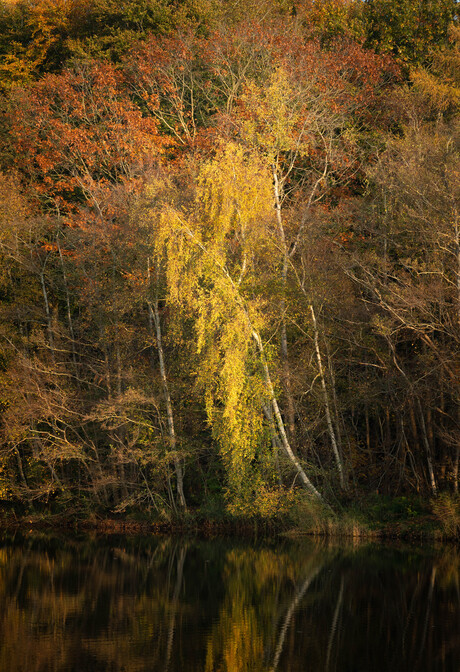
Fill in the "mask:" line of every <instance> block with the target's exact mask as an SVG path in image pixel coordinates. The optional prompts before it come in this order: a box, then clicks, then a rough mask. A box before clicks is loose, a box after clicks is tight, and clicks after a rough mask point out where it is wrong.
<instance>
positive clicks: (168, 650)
mask: <svg viewBox="0 0 460 672" xmlns="http://www.w3.org/2000/svg"><path fill="white" fill-rule="evenodd" d="M186 555H187V548H186V546H182V548H181V549H180V553H179V557H178V559H177V577H176V585H175V587H174V593H173V597H172V600H171V607H170V609H171V616H170V618H169V627H168V642H167V645H166V656H165V666H164V669H165V672H166V670H168V669H169V663H170V662H171V652H172V645H173V641H174V628H175V625H176V613H177V604H178V601H179V594H180V590H181V587H182V579H183V575H184V563H185V556H186Z"/></svg>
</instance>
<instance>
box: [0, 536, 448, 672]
mask: <svg viewBox="0 0 460 672" xmlns="http://www.w3.org/2000/svg"><path fill="white" fill-rule="evenodd" d="M459 559H460V555H459V552H458V551H457V550H456V549H454V548H449V549H445V550H444V552H443V553H438V554H436V555H434V554H433V555H432V557H430V556H427V555H423V554H422V553H420V552H417V551H414V550H411V551H410V552H400V551H395V550H391V549H385V548H378V549H376V550H375V549H371V548H358V549H355V550H353V551H350V552H347V551H344V550H341V551H338V550H337V549H336V550H333V551H328V550H326V549H324V548H322V549H319V548H315V547H314V546H310V545H303V544H302V545H300V544H299V545H292V546H289V545H282V546H280V545H278V547H276V548H274V547H264V548H255V547H251V546H249V545H242V544H241V543H240V544H236V543H232V544H230V543H228V542H225V543H224V542H222V541H213V542H197V541H191V540H188V541H187V542H184V541H182V540H177V539H158V538H155V539H144V540H140V539H126V538H111V539H106V540H102V541H96V542H95V541H94V540H93V541H91V540H90V541H86V542H76V541H73V542H69V541H67V542H65V543H63V541H62V539H61V540H59V539H58V540H48V539H45V538H44V537H42V538H40V537H30V538H28V539H27V540H26V542H25V543H18V541H17V540H16V541H15V542H13V541H11V540H10V541H9V544H8V545H7V544H3V546H2V547H0V672H18V671H19V670H28V671H30V672H47V671H48V670H66V671H68V672H70V671H73V670H75V671H76V670H79V671H80V670H85V669H88V670H92V671H94V672H96V671H102V670H104V671H105V670H111V672H121V670H123V671H124V672H135V671H136V672H137V671H139V672H140V671H141V670H142V671H143V670H168V672H179V671H180V672H203V670H206V672H241V671H243V670H244V671H246V670H247V672H267V671H268V670H270V669H277V670H278V672H286V671H287V670H289V671H290V672H295V671H297V670H302V669H312V670H315V669H318V670H328V672H338V671H341V670H345V669H369V670H371V669H372V671H373V672H383V671H385V672H386V671H387V670H388V669H395V670H398V672H409V671H410V672H413V671H414V670H417V671H419V672H422V671H423V672H428V671H429V672H438V671H439V672H441V670H442V671H443V672H444V671H445V672H450V670H454V669H456V668H455V664H456V661H457V660H458V652H459V651H460V633H459V630H458V613H459V611H460V596H459V568H460V562H459ZM307 663H308V665H307Z"/></svg>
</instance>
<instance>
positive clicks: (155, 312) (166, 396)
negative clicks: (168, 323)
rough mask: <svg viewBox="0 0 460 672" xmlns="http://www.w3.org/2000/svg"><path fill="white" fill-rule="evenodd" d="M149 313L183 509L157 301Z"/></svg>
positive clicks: (179, 467)
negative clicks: (155, 341)
mask: <svg viewBox="0 0 460 672" xmlns="http://www.w3.org/2000/svg"><path fill="white" fill-rule="evenodd" d="M148 305H149V311H150V316H151V318H152V320H153V323H154V325H155V333H156V340H157V348H158V360H159V364H160V375H161V382H162V384H163V395H164V399H165V404H166V415H167V418H168V432H169V443H170V449H171V452H172V454H173V459H174V466H175V470H176V479H177V494H178V495H179V502H180V505H181V507H182V508H183V509H185V508H186V507H187V505H186V502H185V495H184V475H183V471H182V464H181V461H180V459H179V458H178V456H177V452H176V451H177V439H176V431H175V428H174V415H173V408H172V403H171V395H170V393H169V386H168V379H167V377H166V368H165V361H164V353H163V341H162V337H161V323H160V314H159V311H158V299H157V298H155V301H154V302H153V304H152V303H150V302H149V304H148Z"/></svg>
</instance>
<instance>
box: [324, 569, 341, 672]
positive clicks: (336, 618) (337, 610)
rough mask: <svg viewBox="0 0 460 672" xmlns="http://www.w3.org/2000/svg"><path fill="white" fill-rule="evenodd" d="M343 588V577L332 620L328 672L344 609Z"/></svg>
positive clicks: (328, 645)
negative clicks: (340, 617) (338, 625)
mask: <svg viewBox="0 0 460 672" xmlns="http://www.w3.org/2000/svg"><path fill="white" fill-rule="evenodd" d="M343 587H344V581H343V576H342V578H341V580H340V591H339V596H338V598H337V604H336V605H335V611H334V618H333V619H332V625H331V632H330V633H329V641H328V643H327V656H326V672H327V670H328V669H329V663H330V661H331V653H332V645H333V643H334V637H335V633H336V632H337V623H338V621H339V614H340V609H341V608H342V602H343Z"/></svg>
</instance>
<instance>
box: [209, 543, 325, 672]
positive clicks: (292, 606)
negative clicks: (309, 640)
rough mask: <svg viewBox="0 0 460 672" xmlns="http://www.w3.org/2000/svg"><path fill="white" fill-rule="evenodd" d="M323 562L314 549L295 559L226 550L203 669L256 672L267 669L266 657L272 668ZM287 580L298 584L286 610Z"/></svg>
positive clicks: (262, 552)
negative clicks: (221, 599)
mask: <svg viewBox="0 0 460 672" xmlns="http://www.w3.org/2000/svg"><path fill="white" fill-rule="evenodd" d="M323 563H324V558H323V557H322V556H321V554H318V553H315V552H313V553H311V554H309V555H307V556H306V557H304V558H303V559H301V560H300V562H299V560H297V562H293V561H292V559H291V558H290V557H289V556H288V555H285V554H284V553H274V552H273V551H268V550H265V551H259V552H254V551H248V550H245V551H242V552H238V553H234V552H231V553H229V554H228V556H227V559H226V596H225V599H224V602H223V606H222V608H221V611H220V614H219V620H218V622H217V624H216V626H215V627H214V628H213V631H212V632H211V635H210V637H209V640H208V646H207V660H206V672H211V671H213V670H219V671H220V670H222V672H237V671H238V670H242V669H245V670H251V671H253V672H258V671H260V672H262V671H263V670H268V669H269V663H268V662H267V661H268V660H270V659H271V658H273V660H274V662H273V666H272V667H271V669H272V670H275V669H276V668H277V666H278V662H279V658H280V655H281V652H282V649H283V644H284V639H285V637H286V633H287V631H288V629H289V626H290V624H291V622H292V619H293V616H294V613H295V611H296V609H297V608H298V606H299V604H300V603H301V601H302V599H303V597H304V596H305V593H306V592H307V590H308V588H309V586H310V585H311V583H312V581H313V579H314V578H315V577H316V576H317V575H318V574H319V572H320V570H321V568H322V565H323ZM299 574H303V576H306V578H305V579H304V580H303V582H302V583H300V581H299V580H298V579H297V576H298V575H299ZM292 583H296V584H297V585H299V584H300V587H297V588H296V589H295V591H294V596H293V597H292V598H290V600H289V602H288V606H287V608H286V606H285V595H286V592H288V591H289V592H290V586H291V585H292ZM283 598H284V599H283ZM274 614H277V615H278V614H279V615H280V616H278V618H277V620H278V622H279V623H280V625H279V627H278V628H275V629H274V628H273V627H272V621H273V615H274ZM282 614H284V616H281V615H282ZM277 630H279V634H277ZM273 650H274V654H273V653H272V652H273Z"/></svg>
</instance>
